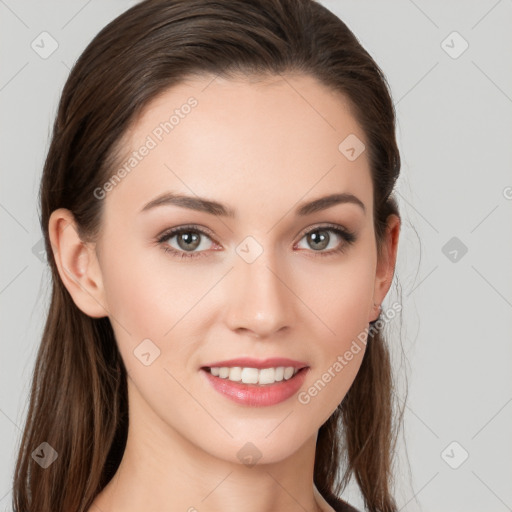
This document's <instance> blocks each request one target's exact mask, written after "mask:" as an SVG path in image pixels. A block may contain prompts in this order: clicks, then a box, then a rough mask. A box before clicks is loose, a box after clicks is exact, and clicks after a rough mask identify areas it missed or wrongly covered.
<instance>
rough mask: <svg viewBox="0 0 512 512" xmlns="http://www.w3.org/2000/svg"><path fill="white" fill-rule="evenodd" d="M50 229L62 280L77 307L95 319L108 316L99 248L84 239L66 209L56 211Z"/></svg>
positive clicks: (53, 213) (52, 215) (50, 222)
mask: <svg viewBox="0 0 512 512" xmlns="http://www.w3.org/2000/svg"><path fill="white" fill-rule="evenodd" d="M48 229H49V235H50V241H51V245H52V250H53V256H54V258H55V263H56V265H57V268H58V271H59V274H60V278H61V279H62V282H63V283H64V286H65V287H66V289H67V290H68V292H69V293H70V295H71V297H72V298H73V301H74V302H75V304H76V305H77V307H78V308H79V309H80V310H81V311H83V312H84V313H85V314H86V315H88V316H91V317H94V318H101V317H105V316H107V315H108V309H107V305H106V301H105V294H104V289H103V280H102V275H101V269H100V266H99V262H98V259H97V255H96V251H95V245H91V244H87V243H86V242H83V241H82V240H81V239H80V237H79V236H78V230H77V228H76V223H75V220H74V216H73V214H72V213H71V212H70V211H69V210H67V209H65V208H59V209H57V210H54V211H53V212H52V214H51V215H50V220H49V225H48Z"/></svg>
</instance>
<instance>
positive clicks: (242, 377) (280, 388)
mask: <svg viewBox="0 0 512 512" xmlns="http://www.w3.org/2000/svg"><path fill="white" fill-rule="evenodd" d="M309 370H310V368H309V366H304V367H301V368H295V367H293V366H288V367H283V366H278V367H270V368H253V367H240V366H232V367H227V366H220V367H219V366H204V367H201V369H200V372H201V374H202V375H204V377H205V378H206V381H208V383H209V384H210V385H211V386H212V388H213V389H214V390H215V391H217V392H218V393H219V394H221V395H223V396H224V397H225V398H227V399H229V400H231V401H234V402H236V403H237V404H239V405H244V406H250V407H263V406H272V405H276V404H279V403H281V402H285V401H286V400H288V399H291V397H293V396H294V395H295V394H296V393H297V392H298V391H299V389H300V388H301V387H302V386H303V384H304V382H305V379H306V376H307V373H308V371H309ZM215 374H217V375H215Z"/></svg>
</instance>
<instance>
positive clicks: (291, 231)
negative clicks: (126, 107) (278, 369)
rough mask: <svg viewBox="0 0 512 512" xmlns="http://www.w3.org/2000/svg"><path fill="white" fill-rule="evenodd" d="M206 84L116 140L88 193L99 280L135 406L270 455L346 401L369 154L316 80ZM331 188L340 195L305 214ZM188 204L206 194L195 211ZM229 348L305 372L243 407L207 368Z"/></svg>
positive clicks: (160, 421)
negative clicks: (97, 230) (96, 222)
mask: <svg viewBox="0 0 512 512" xmlns="http://www.w3.org/2000/svg"><path fill="white" fill-rule="evenodd" d="M212 80H213V77H211V76H208V77H204V78H195V79H194V80H189V81H187V82H185V83H182V84H181V85H179V86H176V87H173V88H172V89H170V90H168V91H166V92H165V93H164V94H162V95H160V96H159V97H158V98H156V99H155V100H154V101H153V102H152V103H151V104H150V105H149V106H148V107H147V108H146V109H145V111H144V112H143V114H142V115H141V116H140V117H139V118H138V119H137V121H136V123H135V124H134V125H133V127H132V129H131V130H130V131H129V132H128V133H127V134H126V137H125V138H124V140H123V146H122V149H123V151H124V156H125V157H126V158H125V159H124V160H122V161H121V165H120V166H119V167H118V168H116V169H115V170H114V171H115V172H117V171H118V169H121V168H122V166H123V165H125V164H127V165H125V167H124V169H125V172H122V171H119V172H117V176H118V178H120V179H118V180H117V181H114V180H111V181H110V182H109V183H107V184H105V186H104V187H103V188H102V192H100V191H98V197H99V199H98V200H101V201H103V202H104V203H103V208H104V210H103V224H102V231H101V234H100V238H99V240H98V243H97V255H98V265H99V268H100V269H101V281H102V283H101V286H102V289H103V293H104V301H105V304H106V307H107V308H108V311H109V317H110V319H111V323H112V326H113V328H114V332H115V335H116V339H117V342H118V346H119V350H120V352H121V355H122V358H123V360H124V363H125V366H126V369H127V371H128V374H129V400H130V416H131V417H137V418H140V420H138V421H143V422H144V423H145V424H146V427H147V428H149V429H150V430H151V431H153V433H155V435H161V434H162V433H164V432H165V433H167V434H169V433H173V434H177V435H179V436H181V437H182V438H184V439H186V440H187V441H189V442H190V443H191V444H192V445H194V446H196V447H199V448H200V449H201V450H203V451H205V452H208V453H209V454H211V455H213V456H215V457H218V458H221V459H225V460H230V461H235V462H237V461H239V460H240V454H239V450H240V449H241V448H242V447H243V446H244V445H245V444H246V443H247V442H251V443H252V445H254V446H255V447H256V448H257V450H258V451H259V453H261V454H262V456H263V457H264V459H262V461H263V460H264V461H265V462H275V461H279V460H281V459H283V458H285V457H286V456H287V455H290V454H291V453H293V452H294V451H295V450H297V448H298V447H299V446H300V445H302V444H303V443H305V442H306V441H307V440H308V439H311V438H312V437H314V436H316V435H317V431H318V429H319V427H320V426H321V425H322V424H323V423H324V422H325V421H326V420H327V419H328V417H329V416H330V415H331V414H332V412H333V411H334V410H335V409H336V407H337V406H338V404H339V403H340V402H341V401H342V400H343V397H344V396H345V394H346V393H347V391H348V389H349V388H350V386H351V385H352V383H353V381H354V378H355V377H356V374H357V372H358V370H359V367H360V364H361V361H362V357H363V355H364V351H365V344H364V343H362V342H361V341H360V340H361V339H362V338H361V333H365V329H367V327H368V322H369V321H371V320H373V319H374V318H375V317H376V310H375V308H374V307H373V306H374V302H377V301H376V298H377V297H376V295H375V292H376V282H377V281H376V279H377V277H376V269H377V252H376V244H375V233H374V227H373V210H372V203H373V195H372V194H373V191H372V182H371V175H370V168H369V163H368V159H367V153H366V151H363V152H362V153H361V154H360V155H359V156H358V157H357V158H356V159H353V158H352V159H349V158H347V156H346V153H343V152H342V151H340V149H339V146H340V143H341V142H342V141H343V140H344V139H345V138H346V137H347V136H349V135H350V134H353V135H355V136H356V137H357V138H358V139H359V141H361V142H363V143H364V144H366V137H365V134H364V133H363V132H362V130H361V128H360V127H359V126H358V124H357V123H356V121H355V118H354V117H353V116H352V114H351V111H350V107H349V105H348V103H347V101H346V100H345V99H344V98H343V97H341V96H340V95H337V94H335V93H333V92H332V91H330V90H329V89H327V88H326V87H325V86H323V85H322V84H320V83H319V82H317V81H316V80H315V79H313V78H311V77H308V76H291V75H287V76H286V80H283V79H282V78H281V77H271V78H266V79H260V80H258V81H256V80H251V79H249V78H239V79H220V78H217V79H215V80H213V81H212ZM191 98H193V99H191ZM173 113H174V117H171V116H172V115H173ZM166 123H167V124H166ZM354 140H356V139H354ZM143 147H146V150H144V149H142V148H143ZM134 152H135V156H134ZM130 155H132V157H133V158H135V160H131V161H130ZM104 192H106V194H104ZM166 194H167V195H170V194H174V195H175V196H177V195H183V196H189V197H190V198H192V199H191V200H188V201H187V200H181V202H180V204H178V203H177V202H176V201H174V202H173V201H169V200H168V201H166V200H165V199H162V196H165V195H166ZM333 194H340V195H341V194H345V195H346V196H345V197H349V198H350V200H348V201H345V202H343V201H342V202H339V201H338V202H331V203H329V204H323V207H321V208H320V206H322V205H321V204H320V205H319V204H318V203H317V206H318V207H317V208H315V207H312V208H309V209H308V208H303V207H304V205H306V204H308V203H311V202H312V201H315V200H318V199H320V198H323V197H325V196H332V195H333ZM199 198H202V199H204V200H207V201H210V202H215V203H218V204H216V205H213V206H212V205H210V206H204V205H205V203H202V204H203V208H202V209H199V206H198V205H200V203H199V202H198V201H199ZM167 199H169V196H168V197H167ZM219 205H222V207H221V206H219ZM224 210H225V211H224ZM225 213H227V214H226V215H225ZM176 229H181V230H182V231H181V233H172V232H170V231H171V230H176ZM380 299H382V297H380ZM358 336H359V338H358ZM358 339H359V341H358ZM354 340H356V342H357V347H358V350H356V349H354ZM347 351H348V352H351V354H352V356H351V357H346V355H347ZM235 358H254V359H257V360H264V359H267V358H289V359H292V360H295V361H298V362H301V363H303V364H302V365H300V366H304V365H305V366H306V369H305V370H303V371H302V372H299V374H300V375H301V377H300V378H301V380H300V386H299V387H298V388H297V389H295V388H294V389H292V393H293V394H292V395H291V396H289V397H288V398H285V399H282V397H283V395H279V392H277V394H276V393H275V392H272V393H269V395H271V396H270V398H268V396H267V398H268V400H269V401H270V402H272V401H273V403H268V402H267V405H263V404H262V403H259V405H254V404H253V405H251V404H250V403H249V402H243V401H236V400H235V399H236V397H238V398H240V397H241V396H245V395H242V394H240V393H239V392H237V391H236V390H235V391H233V390H231V391H232V393H234V395H235V396H234V398H235V399H234V398H233V397H232V398H229V397H228V396H226V395H225V394H224V393H222V392H219V391H218V390H217V389H216V388H215V387H214V386H213V385H212V382H211V380H212V378H211V377H209V376H208V375H206V370H204V369H203V368H204V367H205V366H209V365H210V364H212V363H214V362H219V361H224V360H229V359H235ZM341 360H343V361H344V362H343V363H342V362H341ZM336 362H338V364H336ZM233 366H236V365H233ZM242 366H250V364H248V365H242ZM272 366H281V364H274V365H272ZM283 366H287V365H286V364H283ZM340 366H341V368H340ZM246 373H247V372H246ZM249 373H250V372H248V373H247V374H249ZM326 373H328V374H329V375H328V376H327V377H326V376H325V374H326ZM299 374H297V376H298V375H299ZM297 376H296V377H297ZM329 376H330V379H329V378H328V377H329ZM296 377H293V379H296ZM217 379H220V377H217ZM293 379H292V380H293ZM292 380H290V381H288V382H291V381H292ZM319 380H320V381H321V382H320V384H319V383H318V381H319ZM315 383H316V388H315ZM281 384H282V383H281ZM228 387H229V386H228ZM282 387H283V388H284V386H282ZM288 387H289V386H288ZM313 388H314V389H313ZM312 389H313V390H312ZM258 396H261V393H259V395H258ZM272 397H273V398H272ZM276 397H281V401H278V400H279V398H276ZM256 399H257V398H256ZM292 413H293V414H292ZM276 425H278V427H276ZM251 449H254V448H251Z"/></svg>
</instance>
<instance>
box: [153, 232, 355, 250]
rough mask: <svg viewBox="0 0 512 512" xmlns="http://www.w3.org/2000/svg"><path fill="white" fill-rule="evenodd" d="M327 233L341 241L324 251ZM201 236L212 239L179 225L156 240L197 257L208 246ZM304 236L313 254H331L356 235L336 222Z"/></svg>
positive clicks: (326, 245)
mask: <svg viewBox="0 0 512 512" xmlns="http://www.w3.org/2000/svg"><path fill="white" fill-rule="evenodd" d="M329 233H334V234H335V237H337V238H338V239H341V240H342V241H343V242H341V243H338V245H335V246H334V248H331V249H332V250H330V251H324V249H326V248H328V247H329V244H330V242H331V241H332V236H331V235H329ZM175 237H176V243H177V245H178V247H172V245H170V244H169V243H168V242H169V241H170V240H172V239H173V238H175ZM202 237H206V238H208V239H209V240H210V241H211V240H212V239H211V237H210V235H209V233H208V232H206V231H204V230H203V229H201V228H199V227H198V226H195V225H194V226H181V227H179V228H173V229H170V230H167V231H166V232H165V233H163V234H162V235H161V236H160V237H158V239H157V242H158V243H159V244H160V245H162V247H163V250H164V251H165V252H168V253H171V254H172V255H173V256H175V257H178V258H199V257H202V256H207V255H208V251H207V250H206V249H208V247H204V246H203V244H202V240H201V238H202ZM304 238H306V240H307V243H308V244H309V245H310V247H312V248H313V252H315V253H318V254H315V256H331V255H333V254H338V253H340V252H344V251H346V250H347V249H348V247H349V246H350V245H351V244H353V243H354V242H355V241H356V235H355V234H354V233H352V232H351V231H348V230H346V229H345V228H342V227H341V226H338V225H336V224H330V225H327V226H317V227H315V228H314V229H310V230H309V231H306V232H305V233H303V234H302V237H301V240H302V239H304ZM207 245H208V244H207ZM196 249H200V250H196Z"/></svg>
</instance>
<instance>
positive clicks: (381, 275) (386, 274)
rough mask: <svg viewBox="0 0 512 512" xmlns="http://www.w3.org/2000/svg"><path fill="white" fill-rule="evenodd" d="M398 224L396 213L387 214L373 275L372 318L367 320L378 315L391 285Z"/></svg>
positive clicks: (372, 319) (396, 247)
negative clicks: (379, 253)
mask: <svg viewBox="0 0 512 512" xmlns="http://www.w3.org/2000/svg"><path fill="white" fill-rule="evenodd" d="M400 224H401V221H400V217H398V216H397V215H390V216H389V218H388V225H387V228H386V237H385V240H384V246H383V254H382V257H381V259H380V260H379V261H378V262H377V272H376V276H375V287H374V296H373V304H374V307H373V309H372V311H371V316H372V318H371V319H370V320H369V321H375V320H377V318H378V317H379V314H380V312H381V304H382V301H383V300H384V298H385V297H386V295H387V293H388V291H389V289H390V287H391V283H392V282H393V276H394V273H395V265H396V257H397V252H398V239H399V235H400Z"/></svg>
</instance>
